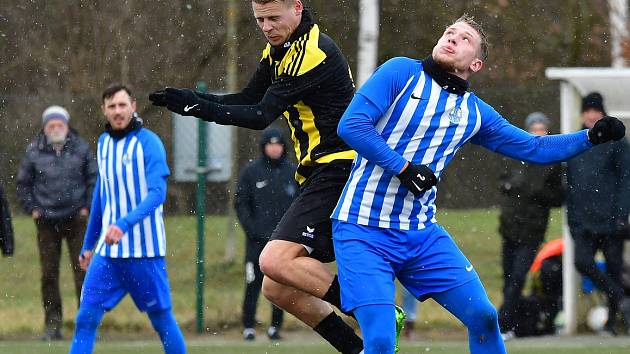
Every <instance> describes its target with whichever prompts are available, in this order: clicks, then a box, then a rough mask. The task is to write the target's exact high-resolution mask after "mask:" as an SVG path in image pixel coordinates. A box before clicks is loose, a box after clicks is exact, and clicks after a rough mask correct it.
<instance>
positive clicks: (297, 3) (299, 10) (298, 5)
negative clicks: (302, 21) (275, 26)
mask: <svg viewBox="0 0 630 354" xmlns="http://www.w3.org/2000/svg"><path fill="white" fill-rule="evenodd" d="M293 6H294V9H295V15H296V16H302V11H303V10H304V4H302V0H295V4H294V5H293Z"/></svg>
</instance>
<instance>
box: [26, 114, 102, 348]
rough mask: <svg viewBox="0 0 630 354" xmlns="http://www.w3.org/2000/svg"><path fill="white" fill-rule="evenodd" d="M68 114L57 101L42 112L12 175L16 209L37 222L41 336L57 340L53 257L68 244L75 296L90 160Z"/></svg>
mask: <svg viewBox="0 0 630 354" xmlns="http://www.w3.org/2000/svg"><path fill="white" fill-rule="evenodd" d="M69 119H70V115H69V114H68V112H67V111H66V110H65V109H64V108H62V107H59V106H51V107H49V108H48V109H46V110H45V111H44V113H43V114H42V126H43V129H42V131H41V132H40V133H39V134H38V135H37V137H36V138H35V140H34V141H33V142H32V143H31V144H30V145H29V146H28V148H27V150H26V155H25V156H24V159H23V160H22V163H21V166H20V171H19V172H18V177H17V190H18V197H19V199H20V203H21V204H22V208H23V209H24V210H25V211H26V212H27V213H28V214H30V215H31V216H32V217H33V220H34V221H35V224H36V226H37V239H38V246H39V256H40V262H41V267H42V284H41V289H42V300H43V305H44V313H45V335H44V339H46V340H54V339H61V338H62V336H61V331H60V329H61V320H62V318H61V314H62V311H61V296H60V293H59V259H60V256H61V242H62V239H63V238H65V239H66V242H67V244H68V250H69V254H70V261H71V263H72V270H73V272H74V285H75V290H76V295H77V300H79V298H80V295H81V287H82V284H83V277H84V275H85V273H84V272H83V270H81V268H80V266H79V261H78V259H79V254H80V252H81V246H82V245H83V234H84V232H85V226H86V220H87V216H88V212H89V206H90V197H91V195H92V192H91V189H92V187H93V186H94V183H95V181H96V173H97V167H96V161H95V159H94V157H93V154H92V152H91V151H90V148H89V146H88V144H87V143H86V142H85V141H84V140H83V139H81V138H80V137H79V136H78V135H77V133H76V132H75V131H74V130H72V129H71V128H70V126H69V124H68V121H69Z"/></svg>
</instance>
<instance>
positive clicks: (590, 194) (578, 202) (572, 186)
mask: <svg viewBox="0 0 630 354" xmlns="http://www.w3.org/2000/svg"><path fill="white" fill-rule="evenodd" d="M629 210H630V146H629V145H628V142H627V141H626V140H625V139H623V140H621V141H616V142H610V143H606V144H601V145H597V146H594V147H593V148H592V149H591V150H589V151H586V152H584V153H583V154H581V155H579V156H576V157H574V158H573V159H571V160H569V161H568V162H567V214H568V223H569V228H570V229H571V233H572V234H573V235H575V234H577V233H583V232H589V233H593V234H612V233H616V232H617V231H619V230H618V225H620V223H623V222H626V223H627V220H628V211H629Z"/></svg>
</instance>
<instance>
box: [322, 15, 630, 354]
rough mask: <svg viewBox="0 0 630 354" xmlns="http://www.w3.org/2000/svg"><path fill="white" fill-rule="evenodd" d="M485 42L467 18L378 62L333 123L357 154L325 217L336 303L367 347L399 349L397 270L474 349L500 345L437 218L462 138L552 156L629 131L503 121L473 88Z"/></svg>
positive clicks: (468, 267) (615, 123) (509, 152)
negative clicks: (542, 127)
mask: <svg viewBox="0 0 630 354" xmlns="http://www.w3.org/2000/svg"><path fill="white" fill-rule="evenodd" d="M487 48H488V45H487V41H486V37H485V35H484V33H483V30H482V29H481V27H480V26H479V25H478V24H477V23H476V22H475V21H474V20H473V19H472V18H471V17H469V16H466V15H464V16H463V17H461V18H460V19H458V20H457V21H455V23H454V24H452V25H451V26H449V27H448V28H447V29H446V31H445V32H444V34H443V35H442V37H441V38H440V39H439V41H438V43H437V44H436V46H435V47H434V49H433V52H432V55H431V56H429V57H428V58H426V59H424V60H422V61H420V60H413V59H409V58H394V59H391V60H389V61H387V62H386V63H385V64H383V65H382V66H381V67H380V68H378V69H377V70H376V71H375V73H374V74H373V75H372V77H371V78H370V79H369V80H368V81H367V82H366V83H365V84H364V85H363V86H362V87H361V88H360V89H359V90H358V92H357V94H356V95H355V96H354V98H353V100H352V102H351V103H350V105H349V107H348V109H347V110H346V112H345V114H344V116H343V117H342V119H341V121H340V124H339V127H338V130H337V132H338V134H339V136H341V138H342V139H344V141H346V142H347V143H348V145H350V146H351V147H352V148H354V149H355V150H356V151H357V152H358V154H359V155H358V156H357V158H356V159H355V161H354V164H353V168H352V171H351V174H350V178H349V180H348V182H347V183H346V185H345V188H344V191H343V193H342V195H341V197H340V200H339V203H338V204H337V207H336V209H335V211H334V212H333V215H332V219H333V234H334V236H333V239H334V247H335V254H336V257H337V265H338V270H339V283H340V285H341V297H342V308H343V310H344V311H352V312H353V313H354V315H355V316H356V318H357V320H358V321H359V324H360V326H361V330H362V333H363V338H364V349H365V354H374V353H379V354H390V353H394V335H393V333H394V332H395V312H394V291H395V286H394V278H398V279H399V281H400V282H401V283H402V284H403V285H404V286H405V287H406V288H407V289H408V290H409V291H410V292H411V293H412V294H413V295H414V296H415V297H416V298H418V299H420V300H426V299H427V298H429V297H431V298H433V299H434V300H435V301H437V302H438V303H439V304H440V305H442V306H443V307H444V308H446V309H447V310H448V311H450V312H451V313H452V314H453V315H455V316H456V317H457V318H458V319H459V320H461V321H462V323H463V324H464V325H466V326H467V327H468V334H469V345H470V352H471V353H472V354H479V353H492V354H495V353H505V352H506V350H505V346H504V344H503V341H502V339H501V336H500V333H499V326H498V321H497V313H496V310H495V308H494V306H493V305H492V304H491V303H490V301H489V300H488V296H487V295H486V292H485V290H484V288H483V285H482V284H481V281H480V280H479V276H478V275H477V273H476V272H475V270H474V269H473V266H472V264H471V263H470V262H469V261H468V260H467V259H466V257H465V256H464V255H463V253H462V252H461V251H460V250H459V248H458V247H457V245H456V244H455V242H454V241H453V240H452V238H451V237H450V235H449V234H448V233H447V232H446V230H444V229H443V228H442V227H441V226H439V225H438V224H437V223H436V219H435V211H436V208H435V204H434V201H435V197H436V192H437V189H436V187H435V184H436V183H437V181H438V179H439V177H440V175H441V174H442V172H443V171H444V168H445V167H446V165H447V164H448V162H449V161H450V160H451V159H452V158H453V156H454V154H455V152H456V151H457V150H458V149H459V148H460V147H461V146H462V145H463V144H464V143H466V142H467V141H470V142H472V143H474V144H478V145H481V146H483V147H485V148H488V149H490V150H492V151H496V152H498V153H501V154H503V155H506V156H509V157H512V158H516V159H519V160H523V161H528V162H532V163H554V162H558V161H563V160H566V159H569V158H571V157H573V156H575V155H577V154H579V153H581V152H583V151H585V150H587V149H589V148H590V147H591V146H593V144H598V143H603V142H606V141H609V140H619V139H621V138H622V137H623V136H624V134H625V128H624V126H623V124H622V123H621V122H620V121H619V120H618V119H616V118H613V117H607V118H604V119H605V120H604V121H600V122H601V123H599V125H597V126H595V127H593V128H592V129H590V130H582V131H580V132H577V133H574V134H565V135H555V136H534V135H531V134H529V133H527V132H525V131H523V130H521V129H519V128H516V127H515V126H513V125H511V124H509V123H508V121H507V120H505V119H504V118H503V117H501V115H500V114H499V113H497V112H496V111H495V110H494V109H493V108H492V107H491V106H490V105H488V104H487V103H485V102H484V101H482V100H481V99H480V98H478V97H477V96H475V94H474V93H472V92H470V91H469V87H468V81H467V79H468V78H469V77H470V76H471V75H472V74H473V73H476V72H478V71H479V70H481V68H482V66H483V62H484V60H486V57H487V52H488V49H487Z"/></svg>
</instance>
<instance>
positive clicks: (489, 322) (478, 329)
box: [466, 301, 499, 334]
mask: <svg viewBox="0 0 630 354" xmlns="http://www.w3.org/2000/svg"><path fill="white" fill-rule="evenodd" d="M469 318H470V321H469V322H468V323H466V326H467V327H468V331H469V332H470V333H471V334H480V333H481V334H483V333H488V332H492V331H493V330H494V329H495V327H498V325H499V321H498V315H497V310H496V308H495V307H494V306H493V305H492V304H491V303H490V301H486V302H484V303H482V304H480V305H478V306H476V307H475V308H474V309H473V312H472V313H471V314H470V316H469Z"/></svg>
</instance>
